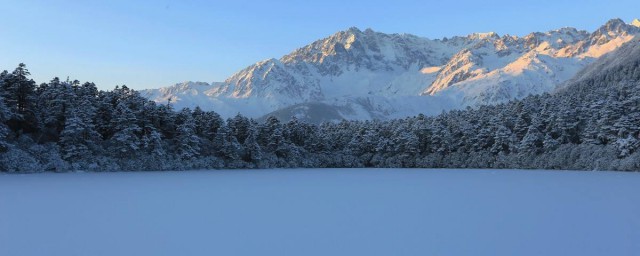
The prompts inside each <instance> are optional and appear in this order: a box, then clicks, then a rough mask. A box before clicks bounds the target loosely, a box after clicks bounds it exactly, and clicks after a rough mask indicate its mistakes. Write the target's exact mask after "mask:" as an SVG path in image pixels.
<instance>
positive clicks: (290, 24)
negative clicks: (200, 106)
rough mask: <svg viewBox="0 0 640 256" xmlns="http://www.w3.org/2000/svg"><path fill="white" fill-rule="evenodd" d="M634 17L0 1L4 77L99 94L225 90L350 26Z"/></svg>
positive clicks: (567, 7)
mask: <svg viewBox="0 0 640 256" xmlns="http://www.w3.org/2000/svg"><path fill="white" fill-rule="evenodd" d="M639 10H640V3H638V1H637V0H620V1H613V0H612V1H602V0H596V1H593V0H586V1H562V0H555V1H549V0H537V1H530V2H529V1H512V0H509V1H507V0H499V1H493V0H484V1H478V0H459V1H424V0H423V1H406V0H395V1H389V0H368V1H346V0H324V1H280V0H270V1H249V0H245V1H235V0H227V1H199V0H175V1H174V0H155V1H142V0H141V1H134V0H128V1H121V0H110V1H98V0H95V1H81V0H77V1H59V0H40V1H38V0H15V1H7V0H0V13H2V15H1V16H0V22H1V24H2V28H1V29H0V69H9V70H12V69H14V68H15V66H17V64H18V63H20V62H24V63H26V64H27V67H28V68H29V69H30V70H31V72H32V74H33V78H34V79H35V80H36V81H37V82H38V83H41V82H47V81H49V80H50V79H51V78H53V77H54V76H59V77H61V78H66V77H67V76H70V77H71V78H72V79H78V80H80V81H83V82H84V81H93V82H96V84H98V86H99V88H101V89H111V88H113V87H114V86H115V85H122V84H126V85H128V86H129V87H132V88H136V89H142V88H157V87H161V86H167V85H170V84H173V83H176V82H180V81H186V80H194V81H206V82H212V81H222V80H224V79H225V78H226V77H228V76H229V75H231V74H233V73H234V72H236V71H238V70H240V69H242V68H244V67H246V66H248V65H250V64H252V63H254V62H257V61H260V60H263V59H267V58H279V57H280V56H282V55H284V54H286V53H288V52H290V51H292V50H294V49H296V48H298V47H301V46H304V45H306V44H308V43H311V42H313V41H314V40H317V39H320V38H324V37H326V36H328V35H330V34H333V33H335V32H337V31H339V30H344V29H346V28H349V27H352V26H356V27H359V28H361V29H365V28H372V29H373V30H375V31H380V32H385V33H410V34H415V35H418V36H423V37H428V38H442V37H445V36H447V37H448V36H454V35H466V34H469V33H473V32H488V31H494V32H497V33H499V34H501V35H502V34H512V35H525V34H527V33H529V32H533V31H548V30H551V29H556V28H560V27H566V26H572V27H576V28H578V29H585V30H588V31H593V30H595V29H596V28H597V27H598V26H600V25H602V24H604V23H605V22H606V21H607V20H609V19H610V18H614V17H619V18H622V19H623V20H625V21H626V22H631V20H632V19H633V18H637V17H640V11H639Z"/></svg>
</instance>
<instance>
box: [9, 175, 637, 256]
mask: <svg viewBox="0 0 640 256" xmlns="http://www.w3.org/2000/svg"><path fill="white" fill-rule="evenodd" d="M638 241H640V174H639V173H618V172H570V171H506V170H500V171H498V170H407V169H404V170H403V169H385V170H380V169H353V170H339V169H322V170H319V169H310V170H252V171H190V172H157V173H153V172H147V173H139V172H137V173H67V174H35V175H0V255H14V256H19V255H640V243H639V242H638Z"/></svg>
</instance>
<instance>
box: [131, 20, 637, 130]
mask: <svg viewBox="0 0 640 256" xmlns="http://www.w3.org/2000/svg"><path fill="white" fill-rule="evenodd" d="M637 23H638V22H637V20H636V21H634V22H632V24H626V23H624V22H623V21H622V20H620V19H612V20H610V21H608V22H607V23H606V24H604V25H603V26H601V27H600V28H598V29H597V30H596V31H594V32H593V33H588V32H586V31H581V30H577V29H575V28H561V29H557V30H552V31H549V32H545V33H541V32H535V33H530V34H528V35H526V36H524V37H518V36H511V35H504V36H500V35H498V34H497V33H494V32H489V33H474V34H470V35H468V36H462V37H452V38H444V39H436V40H431V39H427V38H422V37H417V36H414V35H408V34H384V33H379V32H375V31H373V30H371V29H366V30H364V31H362V30H360V29H358V28H349V29H347V30H345V31H340V32H338V33H336V34H333V35H331V36H329V37H327V38H324V39H321V40H318V41H316V42H313V43H311V44H309V45H307V46H305V47H302V48H300V49H297V50H295V51H293V52H291V53H290V54H288V55H285V56H283V57H282V58H280V59H269V60H265V61H261V62H258V63H256V64H254V65H251V66H249V67H247V68H245V69H243V70H241V71H239V72H238V73H236V74H234V75H232V76H231V77H229V78H228V79H227V80H226V81H224V82H221V83H213V84H211V85H202V86H199V87H198V88H197V89H194V88H193V87H195V86H191V87H189V86H173V87H170V88H169V89H164V90H163V89H161V90H149V91H147V92H146V94H143V95H149V98H150V99H153V100H155V101H157V102H161V103H165V102H166V101H167V99H168V98H172V100H173V102H174V104H175V105H176V107H185V106H187V107H193V106H195V105H199V106H201V107H202V108H203V109H210V110H215V111H217V112H219V113H220V114H221V115H223V116H232V115H235V114H237V113H242V114H244V115H247V116H249V117H260V116H262V115H265V114H268V113H271V112H273V111H276V110H279V109H285V108H287V107H289V106H294V105H297V104H306V103H322V104H328V105H331V106H334V107H335V108H336V109H349V110H350V111H353V112H354V113H359V114H357V115H348V114H347V115H345V116H343V117H344V118H357V119H360V118H380V119H387V118H391V117H396V116H398V114H400V113H402V114H409V115H416V114H418V113H425V114H437V113H440V112H441V111H442V110H447V109H452V108H462V107H466V106H477V105H478V104H496V103H500V102H504V101H508V100H511V99H517V98H522V97H525V96H527V95H530V94H538V93H543V92H549V91H552V90H554V89H555V88H557V87H558V86H559V85H561V84H562V83H563V82H565V81H566V80H568V79H570V78H571V77H572V76H573V75H575V74H576V73H577V72H578V71H579V70H580V69H582V68H583V67H584V66H586V65H588V64H590V63H592V62H593V61H594V60H595V59H597V58H599V57H601V56H603V55H605V54H607V53H609V52H612V51H614V50H616V49H617V48H619V47H620V46H621V45H623V44H625V43H627V42H629V41H630V40H633V39H634V38H636V36H637V35H638V34H639V33H640V28H639V27H638V26H637ZM416 96H418V97H416ZM371 102H374V104H373V105H374V106H372V105H371ZM407 102H410V103H408V104H405V103H407ZM396 103H397V105H396ZM362 104H364V105H362ZM323 106H324V105H323ZM434 106H435V107H434ZM414 107H415V108H414ZM425 107H426V108H427V109H425ZM356 110H357V111H356ZM336 111H338V110H336ZM362 111H364V112H362ZM338 112H341V111H338ZM342 112H344V111H342ZM347 112H349V111H347Z"/></svg>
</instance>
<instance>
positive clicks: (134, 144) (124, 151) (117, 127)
mask: <svg viewBox="0 0 640 256" xmlns="http://www.w3.org/2000/svg"><path fill="white" fill-rule="evenodd" d="M112 127H113V130H114V134H113V136H112V137H111V138H110V140H109V148H110V152H111V154H112V155H114V156H117V157H120V158H125V159H126V158H132V157H135V153H136V152H137V150H138V149H139V148H140V139H139V138H138V135H137V134H138V133H139V132H140V131H141V129H140V127H139V126H138V124H137V119H136V116H135V115H134V114H133V112H132V111H131V110H130V109H129V108H128V107H127V106H125V105H124V103H120V104H118V105H117V106H116V110H115V112H114V115H113V119H112Z"/></svg>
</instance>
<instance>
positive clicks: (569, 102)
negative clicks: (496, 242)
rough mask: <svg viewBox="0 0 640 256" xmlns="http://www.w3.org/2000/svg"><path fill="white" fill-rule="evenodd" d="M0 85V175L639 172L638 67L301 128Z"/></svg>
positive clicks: (24, 78)
mask: <svg viewBox="0 0 640 256" xmlns="http://www.w3.org/2000/svg"><path fill="white" fill-rule="evenodd" d="M29 76H30V73H29V71H28V69H27V68H26V66H25V65H24V64H20V65H18V67H17V68H16V69H15V70H14V71H12V72H8V71H4V72H2V73H1V74H0V90H1V91H0V171H2V172H45V171H55V172H64V171H74V170H82V171H141V170H148V171H159V170H183V169H200V168H203V169H221V168H299V167H300V168H306V167H309V168H311V167H314V168H315V167H317V168H325V167H334V168H345V167H404V168H418V167H420V168H521V169H580V170H639V169H640V152H639V151H638V148H639V147H640V140H639V136H640V90H639V89H640V60H636V61H634V62H632V63H626V64H625V65H619V66H618V67H617V68H615V69H613V70H610V71H608V72H606V73H605V74H600V75H596V76H591V77H590V78H588V79H584V80H582V81H580V82H577V83H574V84H572V85H570V86H569V87H568V88H565V90H561V91H559V92H557V93H554V94H543V95H533V96H529V97H526V98H524V99H523V100H517V101H511V102H508V103H504V104H500V105H496V106H481V107H478V108H475V109H472V108H467V109H465V110H453V111H449V112H445V113H442V114H440V115H438V116H424V115H418V116H414V117H407V118H403V119H396V120H389V121H379V120H372V121H347V120H343V121H340V122H326V123H323V124H320V125H315V124H309V123H306V122H303V121H301V120H298V119H296V118H292V119H291V120H289V121H286V122H282V121H280V120H278V119H277V118H275V117H269V118H266V119H265V121H264V122H257V121H255V120H253V119H251V118H247V117H245V116H242V115H240V114H238V115H236V116H235V117H232V118H227V119H224V118H222V117H221V116H220V115H218V114H217V113H216V112H214V111H203V110H202V109H200V108H199V107H196V108H195V109H189V108H185V109H180V110H176V109H173V107H172V105H171V104H156V103H155V102H153V101H150V100H148V99H146V98H144V97H142V96H141V95H140V94H139V93H138V92H137V91H135V90H132V89H130V88H128V87H126V86H116V87H115V88H114V89H113V90H111V91H103V90H98V89H97V87H96V85H95V84H93V83H90V82H87V83H80V82H79V81H77V80H73V81H70V80H69V79H66V80H61V79H59V78H54V79H52V80H51V81H50V82H48V83H42V84H40V85H37V84H36V83H35V82H34V81H33V80H32V79H30V78H29Z"/></svg>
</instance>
